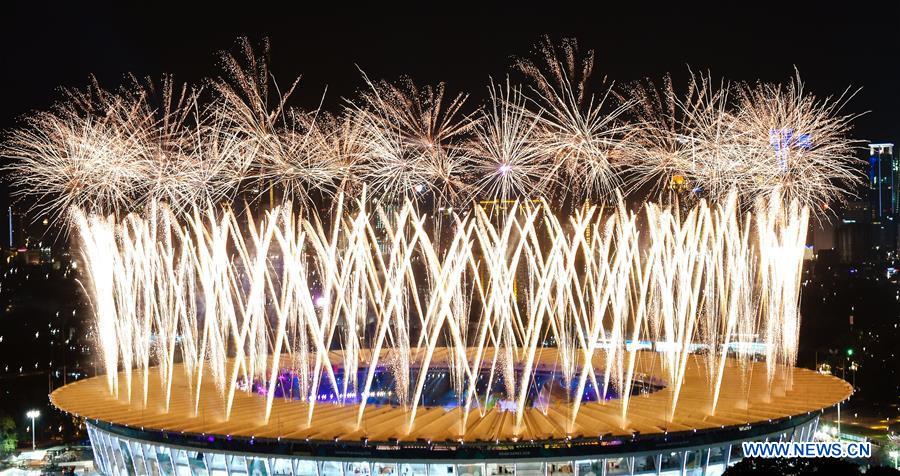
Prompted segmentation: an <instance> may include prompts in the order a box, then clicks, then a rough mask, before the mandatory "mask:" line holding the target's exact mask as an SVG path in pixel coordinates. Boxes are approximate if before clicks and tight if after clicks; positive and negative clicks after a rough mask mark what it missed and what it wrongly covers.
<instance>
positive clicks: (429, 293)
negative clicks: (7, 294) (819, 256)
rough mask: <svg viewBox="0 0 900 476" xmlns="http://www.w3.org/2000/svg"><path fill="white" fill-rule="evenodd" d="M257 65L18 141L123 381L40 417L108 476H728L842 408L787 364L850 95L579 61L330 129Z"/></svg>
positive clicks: (25, 190) (367, 94)
mask: <svg viewBox="0 0 900 476" xmlns="http://www.w3.org/2000/svg"><path fill="white" fill-rule="evenodd" d="M548 41H549V40H548ZM241 46H242V48H241V53H239V54H237V55H229V54H223V57H222V61H223V65H224V66H225V70H226V71H225V74H224V75H223V76H221V77H219V78H217V79H212V80H210V84H211V85H212V87H211V88H208V89H209V91H208V94H207V92H204V90H203V88H198V89H197V90H193V89H190V88H188V87H187V85H185V87H184V88H181V90H182V91H183V92H182V97H181V98H180V99H179V98H178V97H176V96H177V95H175V94H173V91H177V90H179V88H177V87H175V85H174V84H173V83H172V81H173V80H172V79H171V78H170V77H166V78H164V79H163V81H162V82H161V83H160V86H162V87H161V88H159V87H157V85H156V84H155V83H153V82H152V81H150V82H148V83H142V82H140V81H138V82H136V83H134V84H130V85H129V86H128V87H123V88H121V89H119V90H111V91H107V90H103V89H102V88H100V86H99V85H97V84H94V85H92V86H91V87H90V88H88V90H87V91H69V92H68V96H67V100H66V101H64V102H63V104H61V105H60V107H58V108H55V109H54V110H52V111H49V112H45V113H36V114H35V115H33V116H32V117H30V119H29V120H28V121H26V122H25V123H24V125H23V127H22V128H20V129H17V130H15V131H12V132H11V133H10V139H9V140H8V141H7V142H6V143H5V146H4V151H3V154H4V155H5V156H7V157H9V158H11V159H14V161H13V165H11V166H10V172H11V176H12V179H13V182H14V184H15V185H16V187H17V189H18V190H19V193H20V195H22V196H23V197H25V198H27V199H29V200H32V201H33V202H34V204H33V207H34V209H35V210H39V211H40V212H41V213H44V214H47V215H49V216H51V217H54V218H56V219H59V220H60V221H61V222H62V223H64V224H65V225H66V226H67V227H68V230H69V232H70V233H71V235H72V237H73V240H72V243H73V248H74V250H73V251H74V252H73V254H75V255H77V256H78V270H79V273H81V276H82V278H83V279H82V283H83V289H84V293H85V295H86V298H87V302H89V303H90V307H91V313H92V317H93V323H92V326H91V328H90V329H89V330H88V331H87V332H88V333H89V334H90V338H91V339H93V340H94V341H95V343H96V346H95V349H96V352H95V354H96V355H95V357H96V359H97V361H98V363H99V364H100V367H101V368H100V370H101V371H100V372H98V374H99V375H98V376H95V377H92V378H88V379H85V380H82V381H78V382H75V383H71V384H69V385H66V386H64V387H62V388H59V389H57V390H55V391H54V392H53V393H52V394H51V395H50V399H51V401H52V403H53V404H54V405H55V406H56V407H57V408H59V409H61V410H62V411H65V412H68V413H69V414H71V415H73V416H75V417H80V418H84V420H85V422H86V425H87V431H88V433H89V436H90V440H91V443H92V445H93V447H94V451H95V459H96V463H97V466H98V468H99V469H100V471H101V472H102V473H104V474H139V475H158V474H165V475H169V474H178V475H187V474H195V475H206V476H211V475H216V476H230V475H232V474H248V475H250V474H253V475H257V474H263V475H295V474H296V475H310V476H311V475H315V476H330V475H347V476H350V475H376V474H379V475H382V474H398V475H403V476H413V475H415V476H436V475H439V476H457V475H458V476H494V475H502V474H521V476H537V475H540V474H547V475H577V476H602V475H611V474H718V473H721V472H722V471H724V469H725V468H726V467H728V466H729V465H730V464H732V463H734V462H736V461H737V460H738V459H740V458H741V457H742V453H741V445H740V443H741V442H744V441H755V440H778V441H781V440H795V441H796V440H800V441H806V440H809V439H811V438H812V437H813V435H814V434H815V433H816V426H817V423H818V415H820V414H821V412H822V411H823V410H824V409H827V408H829V407H831V406H833V405H836V404H839V403H841V402H842V401H844V400H846V399H847V398H848V397H849V396H850V394H851V393H852V387H851V386H850V385H848V384H847V383H846V382H844V381H842V380H839V379H836V378H834V377H831V376H826V375H821V374H818V373H816V372H813V371H811V370H805V369H800V368H797V358H798V351H799V347H798V340H799V335H800V323H801V316H800V305H799V303H800V294H801V290H802V288H803V286H805V280H804V266H805V265H804V260H805V256H806V251H807V248H806V244H807V236H808V230H809V226H808V225H809V221H810V219H817V218H820V217H821V216H823V215H824V214H827V213H828V210H829V208H828V204H829V203H831V202H835V201H840V200H841V199H843V198H846V196H847V195H848V190H849V188H848V185H852V184H853V183H856V182H858V181H859V180H860V177H859V176H858V174H857V173H856V172H855V169H854V166H855V165H854V160H855V159H854V158H853V154H854V152H853V145H854V142H853V141H852V140H850V139H848V138H847V137H846V133H847V132H848V130H849V123H850V120H851V119H852V117H851V116H845V115H841V114H840V104H841V103H840V102H839V101H837V102H836V101H834V100H832V99H825V100H818V99H816V98H815V97H814V96H811V95H809V94H808V93H806V92H805V90H804V88H803V84H802V83H801V82H800V81H799V80H795V81H794V82H792V83H790V84H788V85H782V84H763V83H760V84H752V85H751V84H730V83H722V84H721V85H720V86H716V85H715V84H716V82H714V81H711V79H710V78H706V77H703V76H699V77H692V79H691V83H690V86H689V88H688V89H687V91H686V92H685V93H684V95H681V93H676V92H675V91H674V90H673V89H672V88H671V84H669V85H668V86H664V87H663V88H661V89H659V90H656V89H653V88H655V87H656V86H653V85H652V84H651V85H640V84H638V85H633V87H631V88H628V89H626V90H622V91H613V90H612V89H602V88H601V90H600V91H598V92H599V93H600V94H599V95H597V96H592V95H589V94H583V93H584V88H585V86H586V82H587V79H588V77H589V76H590V71H591V70H592V61H593V53H592V52H591V53H589V54H587V55H586V56H584V57H582V56H581V55H580V53H579V51H578V49H577V47H576V44H575V42H572V41H569V42H565V43H563V44H562V45H561V46H560V47H559V48H557V47H555V46H553V45H545V46H546V47H545V48H544V49H543V51H544V54H545V56H546V57H545V58H539V59H537V60H535V62H520V64H519V67H520V69H522V72H523V73H524V75H525V76H526V77H527V78H528V80H529V81H530V82H531V83H532V85H531V86H530V87H523V86H522V85H512V84H511V83H510V80H509V79H507V81H506V84H505V86H504V85H503V84H499V83H494V82H493V81H492V82H491V84H490V86H489V97H488V98H486V102H485V103H484V104H483V105H481V106H477V107H475V108H474V109H473V110H472V111H470V112H467V111H466V110H465V109H464V106H463V103H464V102H465V100H466V98H467V96H466V95H464V94H459V95H458V96H455V97H453V96H445V90H444V85H443V84H442V83H441V84H438V85H436V86H433V87H424V88H419V87H417V86H415V85H414V84H413V83H412V82H411V81H401V82H399V83H397V84H393V83H389V82H377V81H376V82H373V81H371V80H370V79H369V78H368V77H367V76H364V80H365V83H366V88H364V89H363V90H362V91H361V92H360V93H359V97H356V98H354V99H350V100H347V101H345V102H344V106H343V107H342V108H341V110H340V111H338V112H337V113H335V114H330V113H326V112H325V111H320V110H314V111H309V110H303V109H298V108H293V107H290V106H288V105H287V100H288V96H290V94H291V93H292V92H293V90H294V89H293V87H292V88H289V89H287V90H284V93H283V96H282V92H281V91H282V90H281V89H280V88H278V87H277V85H276V84H275V83H274V80H272V79H271V75H270V74H269V72H268V66H267V64H266V62H265V59H264V55H263V56H259V57H257V56H256V54H255V53H254V51H253V47H252V45H251V44H250V43H249V41H248V40H243V41H242V42H241ZM579 58H580V59H579ZM579 65H580V66H579ZM573 68H576V69H577V68H584V71H582V72H580V73H579V74H568V73H566V74H563V73H562V72H563V71H569V70H571V69H573ZM571 72H572V73H575V71H571ZM570 78H580V80H579V81H576V82H573V81H571V80H570ZM148 81H149V80H148ZM294 85H296V83H294ZM611 87H612V86H604V88H611ZM159 90H162V91H163V92H164V93H165V94H163V95H162V97H161V98H160V97H159V95H158V94H155V92H156V91H159ZM275 91H279V92H278V95H279V98H278V100H277V101H276V100H273V98H272V97H271V96H272V94H270V93H273V92H275ZM613 97H616V98H617V99H616V101H617V103H616V104H615V105H614V104H612V101H613V99H612V98H613ZM601 98H610V99H609V101H608V102H607V100H605V99H601ZM620 99H621V101H620ZM198 105H201V107H198Z"/></svg>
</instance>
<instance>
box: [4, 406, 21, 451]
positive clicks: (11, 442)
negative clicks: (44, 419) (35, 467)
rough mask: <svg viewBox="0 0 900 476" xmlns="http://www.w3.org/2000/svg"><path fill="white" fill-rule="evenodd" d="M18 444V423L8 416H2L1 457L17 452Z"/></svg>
mask: <svg viewBox="0 0 900 476" xmlns="http://www.w3.org/2000/svg"><path fill="white" fill-rule="evenodd" d="M18 443H19V440H18V436H17V435H16V421H15V420H13V419H12V418H11V417H10V416H8V415H3V414H0V457H5V456H6V455H8V454H10V453H12V452H13V451H15V450H16V446H18Z"/></svg>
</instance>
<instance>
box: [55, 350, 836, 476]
mask: <svg viewBox="0 0 900 476" xmlns="http://www.w3.org/2000/svg"><path fill="white" fill-rule="evenodd" d="M652 352H653V350H645V351H642V352H641V353H640V354H641V359H642V360H649V359H651V356H650V355H649V354H651V353H652ZM440 354H441V355H439V356H437V359H438V360H442V359H446V358H447V355H446V349H444V350H442V351H441V352H440ZM555 358H556V356H555V355H553V352H551V351H549V350H545V351H544V352H542V353H541V355H540V358H539V361H540V362H541V364H540V365H539V367H541V368H549V367H551V366H552V365H553V362H554V359H555ZM336 360H339V359H336ZM594 365H595V367H597V368H598V369H602V368H603V363H602V362H599V361H596V360H595V362H594ZM648 365H649V363H648ZM688 366H689V367H690V368H691V371H689V372H687V373H686V375H685V382H684V386H683V388H682V391H681V393H682V394H681V397H680V399H681V404H680V405H679V407H678V408H677V409H676V411H675V413H674V417H673V418H672V419H668V418H666V415H667V407H668V406H669V405H670V404H671V389H670V388H668V387H667V386H666V384H665V381H664V378H665V376H664V375H663V374H662V373H658V374H654V373H652V372H651V373H648V374H644V375H641V377H640V382H641V384H640V387H641V388H635V389H634V392H635V393H636V394H637V395H636V397H635V398H634V400H633V401H632V404H631V405H632V406H631V408H630V410H629V412H628V421H627V423H626V424H625V425H624V426H623V425H621V421H620V419H619V414H620V413H619V407H620V403H619V400H618V399H617V398H611V399H609V400H607V401H605V402H603V403H599V402H593V403H591V404H588V405H586V406H585V408H584V409H583V410H582V411H581V412H580V413H579V414H578V416H577V418H576V419H575V421H574V424H571V425H570V424H569V423H568V421H569V420H568V413H569V412H570V411H571V409H570V408H569V407H568V405H567V404H566V403H565V402H564V401H563V402H557V401H553V402H550V403H549V404H547V405H544V406H542V405H540V404H539V403H538V402H537V400H539V399H537V398H536V399H535V402H534V403H533V406H531V407H530V408H528V409H527V410H526V413H525V417H524V422H525V425H524V427H523V428H521V429H520V430H518V431H517V430H516V428H515V424H514V419H513V418H512V412H511V411H506V410H504V408H503V406H502V405H499V404H498V405H494V406H493V407H492V408H490V409H489V410H487V411H486V412H484V413H483V415H482V414H480V413H479V412H477V411H476V410H472V411H471V412H472V415H471V416H470V417H469V419H468V422H467V424H466V427H465V428H461V426H460V421H461V418H460V412H461V411H462V410H461V409H460V408H459V407H455V406H453V405H443V406H442V405H441V403H442V402H441V401H440V399H441V392H442V391H446V390H447V386H446V385H444V386H441V385H440V384H439V383H437V382H436V383H434V384H433V386H434V388H435V389H438V390H436V391H435V392H431V393H430V395H429V399H430V400H431V401H430V403H432V405H428V406H427V407H426V409H425V410H424V411H423V412H421V413H420V414H419V415H418V416H417V417H416V420H415V425H414V427H413V428H411V429H408V414H407V411H405V410H404V409H403V408H401V407H398V406H396V405H392V404H391V403H390V402H389V401H388V400H387V399H385V398H380V399H377V398H370V401H373V400H378V401H377V402H376V403H369V404H368V405H369V406H372V407H373V408H372V409H371V410H372V411H369V412H367V413H366V415H365V418H364V420H363V422H362V425H360V426H357V425H356V422H355V421H356V415H355V414H356V409H355V407H353V406H338V405H330V406H327V407H320V408H319V409H318V410H317V412H316V413H315V415H314V417H313V419H312V422H311V424H309V425H306V424H305V423H304V422H305V421H306V417H305V415H306V410H307V404H306V403H304V402H301V401H297V400H292V399H289V398H288V399H285V398H281V399H276V401H275V404H274V407H273V410H272V415H271V418H270V420H269V422H268V423H265V422H263V421H262V418H261V415H262V414H263V411H264V406H265V398H264V397H262V396H260V395H258V394H256V393H253V392H251V393H242V394H240V395H239V396H238V397H236V402H235V406H234V410H233V413H232V414H231V418H230V419H228V420H227V421H226V420H225V419H224V411H223V401H222V399H221V397H220V394H219V393H218V392H217V391H216V389H215V387H214V385H212V383H204V384H203V386H202V388H200V389H199V393H200V395H201V396H200V401H201V407H200V411H199V412H195V411H194V407H193V405H192V401H191V399H189V398H183V399H175V400H173V401H172V402H171V404H170V407H169V409H168V411H166V410H165V408H164V405H163V403H162V402H160V401H152V400H151V401H150V402H148V404H147V405H146V406H144V405H143V404H142V403H141V402H140V400H139V399H138V398H134V399H133V400H132V402H130V403H129V401H128V399H127V396H126V394H125V392H120V397H119V398H115V397H114V396H112V395H109V393H108V392H107V391H106V388H105V385H106V384H105V381H104V380H103V379H102V378H97V377H95V378H91V379H87V380H83V381H80V382H76V383H73V384H70V385H67V386H65V387H63V388H60V389H58V390H56V391H55V392H54V393H53V394H52V395H51V400H52V402H53V403H54V405H56V406H57V407H58V408H60V409H62V410H64V411H67V412H69V413H71V414H73V415H77V416H81V417H84V418H86V421H87V424H88V430H89V434H90V439H91V443H92V445H93V447H94V451H95V458H96V463H97V464H98V469H100V470H101V471H102V472H103V473H104V474H148V475H157V474H165V475H168V474H179V475H181V474H208V475H230V474H269V475H303V476H312V475H323V476H325V475H328V476H331V475H345V474H346V475H357V474H358V475H375V474H399V475H406V476H413V475H416V476H419V475H441V476H444V475H448V476H450V475H460V476H462V475H474V476H486V475H499V474H520V475H526V476H536V475H551V474H554V475H587V476H600V475H603V474H608V475H613V474H720V473H721V472H722V471H724V469H725V467H727V466H728V465H729V464H733V463H735V462H736V461H738V460H739V459H740V458H741V456H742V452H741V446H740V443H741V442H743V441H808V440H810V439H811V438H812V435H813V434H814V433H815V431H816V426H817V424H818V416H819V414H820V412H821V411H822V410H823V409H825V408H828V407H831V406H833V405H835V404H838V403H840V402H842V401H843V400H845V399H846V398H848V397H849V396H850V394H851V393H852V389H851V387H850V385H849V384H847V383H846V382H844V381H842V380H840V379H837V378H835V377H832V376H826V375H821V374H818V373H815V372H813V371H810V370H805V369H799V368H793V369H787V368H784V369H780V375H781V378H780V379H779V380H778V381H776V382H775V385H776V388H775V389H774V390H773V391H772V394H771V396H770V395H769V394H768V392H764V391H762V389H764V388H766V381H765V375H766V372H765V369H764V368H759V367H761V365H760V364H751V367H750V368H749V369H747V370H746V371H745V370H742V369H740V368H739V365H738V364H737V363H736V362H733V361H729V363H728V369H727V371H726V373H725V377H724V382H723V386H722V396H721V397H720V401H719V403H718V406H717V410H716V411H715V414H714V415H709V414H708V411H706V409H708V408H709V406H710V404H711V399H710V396H709V395H710V394H709V391H708V382H707V377H706V375H705V372H706V370H705V369H704V368H703V367H704V363H703V360H702V359H699V358H695V357H692V358H691V362H689V364H688ZM788 372H789V378H790V380H792V382H793V383H792V385H791V388H787V387H786V386H785V385H786V383H785V382H786V378H788ZM154 374H155V372H154ZM176 374H178V372H176ZM434 376H435V377H436V379H438V380H439V379H440V374H439V372H437V373H435V374H434ZM153 379H154V377H153V376H151V385H158V384H159V382H158V381H156V382H154V381H153ZM174 385H175V386H176V387H180V386H183V387H187V386H188V385H189V384H188V382H186V381H185V380H184V379H176V381H175V382H174ZM329 392H330V391H329V390H321V391H320V397H321V398H320V399H321V400H323V402H324V401H327V400H328V399H329V398H332V399H333V397H334V395H333V394H330V395H329ZM375 393H378V392H377V391H376V392H375ZM174 394H175V395H185V396H187V395H189V392H175V393H174ZM326 405H327V403H326ZM298 422H299V423H298Z"/></svg>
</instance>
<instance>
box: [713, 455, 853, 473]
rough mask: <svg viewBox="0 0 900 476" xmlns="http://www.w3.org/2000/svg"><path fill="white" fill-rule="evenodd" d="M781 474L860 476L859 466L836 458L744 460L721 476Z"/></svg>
mask: <svg viewBox="0 0 900 476" xmlns="http://www.w3.org/2000/svg"><path fill="white" fill-rule="evenodd" d="M763 474H765V475H770V474H781V475H791V476H801V475H807V474H842V475H849V476H852V475H854V474H856V475H859V474H862V473H861V472H860V468H859V465H857V464H856V463H852V462H850V461H845V460H842V459H837V458H744V459H742V460H740V461H739V462H738V463H737V464H735V465H734V466H732V467H730V468H728V469H727V470H725V472H724V473H722V475H723V476H740V475H763Z"/></svg>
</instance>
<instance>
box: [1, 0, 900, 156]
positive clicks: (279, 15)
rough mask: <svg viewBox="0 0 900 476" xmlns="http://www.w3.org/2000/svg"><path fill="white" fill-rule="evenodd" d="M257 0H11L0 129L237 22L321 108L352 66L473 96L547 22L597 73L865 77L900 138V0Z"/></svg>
mask: <svg viewBox="0 0 900 476" xmlns="http://www.w3.org/2000/svg"><path fill="white" fill-rule="evenodd" d="M71 3H76V2H71ZM79 3H80V2H79ZM123 3H125V2H123ZM129 3H130V2H129ZM181 3H182V4H183V3H188V2H181ZM226 3H229V2H221V3H220V5H225V4H226ZM262 3H263V2H244V3H242V4H241V5H242V8H241V9H240V10H238V9H233V8H226V7H222V6H220V7H213V8H209V9H205V10H201V9H196V10H191V11H188V10H185V9H184V7H183V6H179V4H175V5H164V4H162V3H158V2H148V3H146V4H143V5H141V6H132V7H127V9H122V7H118V9H116V8H113V9H111V8H110V7H108V6H99V5H98V6H95V7H90V6H88V7H75V6H59V5H53V4H50V3H44V2H18V3H14V4H12V5H7V4H4V7H3V12H2V18H3V21H2V26H0V38H2V40H0V45H2V46H0V48H2V53H0V65H2V66H0V68H2V71H3V74H2V75H0V81H2V88H0V91H2V94H3V100H2V102H0V127H2V128H4V129H5V128H8V127H10V126H11V125H14V124H15V123H16V120H17V117H19V116H21V115H22V114H25V113H27V112H28V111H29V110H31V109H36V108H37V109H39V108H46V107H48V106H49V105H50V104H51V102H52V101H53V100H54V99H55V98H58V97H59V95H58V93H57V92H56V88H57V87H58V86H78V87H81V86H84V85H85V84H86V82H87V80H88V76H89V75H90V74H92V73H93V74H96V75H97V77H98V78H99V79H100V81H101V83H102V84H103V85H105V86H107V87H112V86H115V85H116V84H118V82H119V81H121V79H122V76H123V74H124V73H126V72H133V73H136V74H137V75H139V76H143V75H151V76H159V75H160V74H162V73H173V74H175V76H176V79H180V80H185V81H198V80H200V79H202V78H204V77H207V76H209V75H211V74H217V73H218V71H219V70H218V68H217V64H216V63H217V56H216V52H217V51H220V50H223V49H229V48H232V47H233V46H234V44H235V39H236V38H237V37H238V36H242V35H246V36H249V37H250V38H251V39H253V40H258V39H261V38H264V37H268V38H269V39H270V41H271V44H272V66H271V69H272V71H273V72H274V73H275V75H276V78H277V79H278V80H279V82H280V83H281V84H287V83H289V82H290V81H291V80H292V79H293V78H294V76H296V75H298V74H301V73H302V74H303V80H302V82H301V90H300V92H299V97H298V100H299V101H300V104H304V105H308V106H314V105H315V104H316V103H317V102H318V100H319V98H320V97H321V94H322V91H323V90H324V89H325V86H326V85H327V86H328V88H329V89H328V95H327V99H326V106H327V107H329V108H334V106H335V105H338V104H340V98H341V97H342V96H350V95H353V93H354V91H355V90H356V89H357V88H359V87H360V84H361V81H360V74H359V72H358V70H357V67H356V65H359V67H361V68H363V69H364V70H365V71H366V72H367V73H368V74H369V75H370V76H372V77H373V78H387V79H391V78H396V77H398V76H400V75H403V74H407V75H409V76H411V77H412V78H413V79H415V80H416V81H417V82H419V83H425V82H436V81H439V80H444V81H446V82H447V83H448V86H449V89H450V90H451V91H459V90H464V91H469V92H472V93H473V98H472V99H473V100H474V101H476V102H480V101H481V100H482V99H483V98H484V93H485V91H486V89H485V84H486V83H487V80H488V77H489V75H493V76H494V77H502V76H503V75H504V74H506V72H507V71H508V69H509V66H510V65H511V63H512V60H513V56H515V55H527V54H528V53H529V52H530V51H531V49H532V46H533V45H534V44H535V42H536V41H537V40H538V39H539V38H540V36H541V35H542V34H545V33H546V34H550V35H551V36H553V37H556V38H558V37H562V36H575V37H577V38H578V39H579V41H580V43H581V45H582V47H583V48H593V49H595V50H596V51H597V68H596V73H595V75H597V76H600V75H607V76H608V77H609V78H611V79H614V80H616V81H619V82H623V81H630V80H634V79H639V78H643V77H651V78H659V77H660V76H662V75H663V74H664V73H665V72H672V73H673V75H674V76H675V78H676V79H677V78H684V77H685V76H686V75H687V71H688V66H690V67H691V68H692V69H694V70H696V71H706V70H709V71H711V72H712V73H713V75H714V76H719V77H721V76H724V77H727V78H729V79H732V80H756V79H761V80H766V81H779V80H780V81H785V80H788V79H789V78H790V77H791V75H792V74H793V72H794V66H796V67H797V68H798V69H799V71H800V73H801V75H802V77H803V78H804V79H805V81H806V82H807V87H808V88H809V89H810V90H811V91H814V92H815V93H816V94H818V95H820V96H826V95H830V94H840V93H841V92H843V90H844V89H845V88H847V87H848V86H850V87H853V88H858V87H861V88H862V91H861V92H860V93H859V94H858V95H857V96H856V97H855V98H854V99H853V100H852V102H850V104H849V106H848V108H847V109H846V111H847V112H851V113H860V112H864V111H870V112H869V113H868V114H866V115H865V116H864V117H863V118H860V119H859V120H858V121H857V122H856V131H855V133H854V135H855V137H856V138H858V139H865V140H873V141H895V140H900V114H898V112H900V62H898V61H900V36H898V35H900V28H898V27H897V25H898V24H900V4H898V3H893V6H890V7H888V6H884V5H887V4H888V3H891V2H882V5H880V6H877V4H874V3H873V4H872V5H871V6H866V5H865V4H863V3H860V2H853V3H844V4H841V10H833V11H831V10H828V8H830V6H829V4H828V3H819V4H818V5H819V6H818V7H812V6H809V7H797V6H788V3H789V2H780V3H777V4H774V5H771V6H768V7H761V6H760V5H759V4H758V3H757V2H747V3H745V4H735V5H743V6H741V7H740V8H736V9H733V10H728V9H727V8H729V7H728V6H727V4H726V3H724V2H723V3H721V4H720V5H719V7H718V8H716V9H712V8H710V9H704V10H699V11H696V12H692V11H688V10H671V11H662V10H659V9H657V8H650V7H647V6H644V5H643V3H642V2H641V3H640V4H639V2H633V3H635V4H636V5H637V6H636V8H635V9H634V10H632V11H620V10H615V11H613V10H592V11H586V10H580V9H577V10H573V9H565V8H563V7H562V6H561V5H559V6H557V5H555V4H554V5H553V6H554V8H556V9H558V11H556V10H541V11H534V12H526V11H522V12H520V13H519V14H516V15H513V14H511V13H510V12H509V11H501V10H485V9H483V8H480V9H473V10H470V11H466V12H465V13H462V12H463V11H464V9H463V8H462V7H460V6H456V5H455V4H454V8H453V12H440V13H439V14H434V15H425V14H422V15H411V14H410V13H409V12H405V13H403V14H400V13H397V12H394V13H393V14H390V13H388V12H385V11H382V10H374V9H367V10H359V9H355V10H352V11H347V12H344V13H340V14H333V15H324V16H318V15H312V14H310V13H308V12H303V11H301V10H296V11H291V10H283V9H282V8H280V7H278V8H275V7H263V6H261V5H262ZM791 3H793V2H791ZM256 4H259V5H260V6H259V8H254V5H256ZM448 6H449V4H448ZM526 13H530V15H527V14H526Z"/></svg>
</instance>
